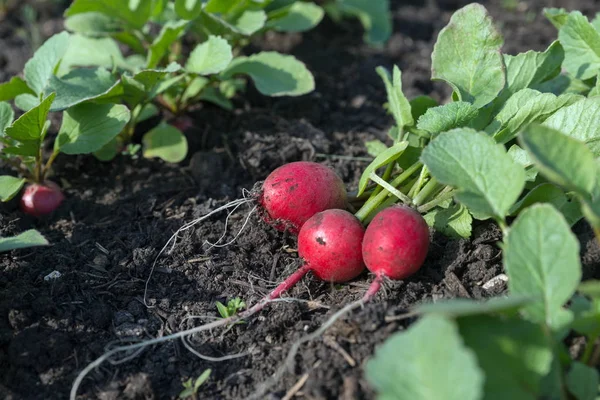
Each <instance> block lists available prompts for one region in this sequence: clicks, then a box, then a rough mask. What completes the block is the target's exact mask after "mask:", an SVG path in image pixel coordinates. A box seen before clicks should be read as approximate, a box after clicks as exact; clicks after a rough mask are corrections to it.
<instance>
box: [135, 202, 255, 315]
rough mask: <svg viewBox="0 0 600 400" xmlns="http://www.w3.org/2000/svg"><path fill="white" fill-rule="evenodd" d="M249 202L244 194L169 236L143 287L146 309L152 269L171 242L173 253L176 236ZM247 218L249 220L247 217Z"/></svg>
mask: <svg viewBox="0 0 600 400" xmlns="http://www.w3.org/2000/svg"><path fill="white" fill-rule="evenodd" d="M250 202H252V200H251V199H249V198H246V197H245V194H244V198H242V199H237V200H233V201H230V202H229V203H227V204H225V205H223V206H221V207H219V208H217V209H215V210H213V211H211V212H209V213H208V214H206V215H203V216H202V217H200V218H196V219H195V220H193V221H190V222H187V223H185V224H184V225H183V226H181V228H179V229H177V231H176V232H175V233H174V234H173V235H171V237H170V238H169V240H168V241H167V243H165V245H164V246H163V247H162V249H161V250H160V251H159V253H158V254H157V256H156V258H155V259H154V262H153V263H152V268H150V274H149V275H148V279H146V283H145V285H144V305H145V306H146V307H148V308H152V307H153V306H151V305H149V304H148V302H147V301H146V298H147V296H148V285H149V284H150V280H151V279H152V275H153V273H154V269H155V268H156V263H157V262H158V259H159V258H160V256H162V254H163V253H164V252H165V250H166V249H167V247H169V244H171V242H173V244H172V245H171V249H170V250H169V251H168V254H171V253H172V252H173V250H174V248H175V244H176V243H177V238H178V235H179V234H180V233H181V232H183V231H186V230H188V229H190V228H192V227H193V226H195V225H196V224H198V223H200V222H202V221H204V220H206V219H208V218H210V217H211V216H213V215H215V214H217V213H220V212H221V211H223V210H228V209H230V208H234V210H235V209H237V208H238V207H240V206H241V205H243V204H247V203H250ZM255 209H256V207H255V208H254V209H253V210H252V212H253V211H254V210H255ZM252 212H251V213H250V215H251V214H252ZM228 218H229V216H228ZM248 218H249V216H248ZM245 225H246V224H244V226H245ZM242 228H243V227H242ZM226 229H227V228H226ZM240 233H241V231H240ZM238 235H239V233H238ZM236 238H237V236H236ZM219 240H220V239H219Z"/></svg>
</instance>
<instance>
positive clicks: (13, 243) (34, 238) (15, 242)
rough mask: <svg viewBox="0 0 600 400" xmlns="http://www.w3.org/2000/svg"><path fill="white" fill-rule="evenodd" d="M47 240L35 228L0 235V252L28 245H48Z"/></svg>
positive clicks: (27, 246) (23, 247)
mask: <svg viewBox="0 0 600 400" xmlns="http://www.w3.org/2000/svg"><path fill="white" fill-rule="evenodd" d="M49 244H50V243H48V240H47V239H46V238H45V237H44V236H43V235H42V234H41V233H39V232H38V231H37V230H35V229H29V230H27V231H25V232H23V233H20V234H18V235H17V236H10V237H0V253H2V252H6V251H10V250H16V249H25V248H29V247H37V246H48V245H49Z"/></svg>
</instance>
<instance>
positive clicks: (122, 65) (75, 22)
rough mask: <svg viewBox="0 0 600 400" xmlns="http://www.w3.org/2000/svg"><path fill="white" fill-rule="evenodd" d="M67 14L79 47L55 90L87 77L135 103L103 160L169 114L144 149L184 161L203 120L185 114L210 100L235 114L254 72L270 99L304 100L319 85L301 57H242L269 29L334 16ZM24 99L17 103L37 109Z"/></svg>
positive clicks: (144, 9) (135, 10)
mask: <svg viewBox="0 0 600 400" xmlns="http://www.w3.org/2000/svg"><path fill="white" fill-rule="evenodd" d="M64 15H65V17H66V20H65V27H66V29H67V31H68V32H70V41H71V46H70V47H69V49H68V50H67V51H66V53H65V56H64V57H63V60H62V62H61V64H60V65H59V66H58V68H57V71H56V76H55V77H54V78H53V79H52V81H50V82H48V84H49V88H48V90H52V89H53V88H56V87H57V86H58V87H59V88H62V87H65V86H67V87H69V86H73V85H76V84H78V83H80V82H81V81H82V79H85V82H86V85H85V86H86V87H85V88H82V89H85V90H84V92H86V93H88V94H89V95H90V96H93V97H95V98H96V100H97V101H102V102H108V103H114V104H126V105H127V106H128V107H129V108H130V109H131V113H132V118H131V119H130V120H129V122H128V124H127V126H126V127H125V128H124V129H123V130H122V132H121V133H120V134H119V135H118V136H117V137H115V138H114V139H113V140H112V141H111V142H110V143H108V144H107V145H105V146H104V147H103V148H102V149H101V150H99V151H97V152H95V153H94V154H95V155H96V156H97V157H98V158H100V159H102V160H110V159H112V158H113V157H115V155H117V154H118V153H119V152H122V151H124V149H126V147H127V145H128V144H130V143H131V141H132V140H133V139H134V133H135V129H136V126H138V125H139V123H140V122H142V121H144V120H146V119H148V118H151V117H154V116H157V115H158V114H162V120H163V122H162V123H160V124H159V125H158V126H156V127H155V128H153V129H151V130H150V131H148V132H140V133H143V134H144V136H143V138H142V147H143V149H142V154H143V156H144V157H148V158H152V157H159V158H162V159H164V160H165V161H167V162H179V161H181V160H182V159H183V158H185V156H186V154H187V141H186V139H185V136H184V135H183V133H182V132H181V130H180V129H178V128H181V127H185V126H190V125H193V121H191V120H190V119H189V117H187V116H185V115H184V113H185V112H187V111H190V110H192V109H193V108H194V107H197V106H198V105H199V104H201V103H202V102H210V103H213V104H216V105H217V106H220V107H223V108H225V109H228V110H231V109H232V108H233V103H232V99H233V98H234V97H235V96H236V94H237V93H239V92H240V91H243V90H244V88H245V86H246V78H247V77H249V78H251V79H252V80H253V81H254V84H255V86H256V89H257V90H258V91H259V92H260V93H262V94H264V95H266V96H300V95H303V94H306V93H309V92H311V91H312V90H313V89H314V79H313V76H312V74H311V73H310V72H309V71H308V69H307V68H306V66H305V65H304V64H303V63H302V62H300V61H299V60H297V59H296V58H294V57H293V56H289V55H283V54H280V53H277V52H273V51H265V52H260V53H257V54H253V55H250V56H246V55H243V53H242V51H243V49H244V47H246V46H247V45H248V44H249V43H250V41H251V39H252V38H253V37H255V36H258V35H261V34H264V33H265V32H268V31H281V32H300V31H305V30H309V29H311V28H313V27H314V26H315V25H317V24H318V23H319V22H320V21H321V19H322V18H323V15H324V11H323V10H322V8H321V7H319V6H318V5H316V4H313V3H307V2H301V1H274V2H271V1H254V0H236V1H227V2H223V1H220V0H219V1H215V0H213V1H201V0H175V1H172V0H170V1H164V0H160V1H159V0H148V1H138V2H127V1H115V0H97V1H90V0H75V1H74V2H73V3H72V4H71V5H70V7H69V8H68V9H67V10H66V11H65V14H64ZM123 48H125V49H127V51H126V53H127V54H129V55H127V56H125V55H124V54H123V52H122V49H123ZM90 49H93V51H92V50H90ZM91 71H95V72H91ZM15 88H16V86H15ZM57 92H58V96H59V99H60V90H57ZM23 103H24V102H23V101H19V102H17V105H22V106H27V104H23ZM161 111H162V113H161Z"/></svg>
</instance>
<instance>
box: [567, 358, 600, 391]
mask: <svg viewBox="0 0 600 400" xmlns="http://www.w3.org/2000/svg"><path fill="white" fill-rule="evenodd" d="M598 383H599V378H598V370H596V368H592V367H588V366H587V365H585V364H582V363H580V362H577V361H575V362H573V364H571V369H570V370H569V373H568V374H567V388H568V389H569V392H571V393H572V394H573V395H574V396H575V399H577V400H595V399H597V398H598V397H597V396H598Z"/></svg>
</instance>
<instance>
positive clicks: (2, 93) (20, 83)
mask: <svg viewBox="0 0 600 400" xmlns="http://www.w3.org/2000/svg"><path fill="white" fill-rule="evenodd" d="M20 94H30V95H35V92H34V91H33V90H31V89H30V88H29V86H27V82H25V81H24V80H23V79H21V78H19V77H18V76H13V77H12V78H11V79H10V81H8V82H4V83H0V101H8V100H12V99H14V98H15V97H17V96H18V95H20Z"/></svg>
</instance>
